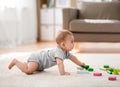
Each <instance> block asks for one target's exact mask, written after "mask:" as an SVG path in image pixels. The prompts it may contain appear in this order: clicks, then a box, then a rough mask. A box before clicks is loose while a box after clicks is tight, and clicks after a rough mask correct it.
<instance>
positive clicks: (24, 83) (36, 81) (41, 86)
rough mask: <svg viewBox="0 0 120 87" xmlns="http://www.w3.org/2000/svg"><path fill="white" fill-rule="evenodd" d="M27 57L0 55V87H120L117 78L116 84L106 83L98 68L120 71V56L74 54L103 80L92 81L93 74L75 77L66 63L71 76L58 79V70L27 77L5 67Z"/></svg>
mask: <svg viewBox="0 0 120 87" xmlns="http://www.w3.org/2000/svg"><path fill="white" fill-rule="evenodd" d="M29 55H30V53H9V54H4V55H0V87H120V75H116V77H117V80H116V81H109V80H108V76H110V75H109V74H108V73H106V72H105V71H100V70H99V68H100V67H102V66H103V65H104V64H109V65H110V66H111V67H116V68H120V54H100V53H99V54H87V53H86V54H75V55H76V56H77V57H78V58H79V59H80V60H82V61H84V62H86V63H87V64H89V65H90V66H91V67H93V68H94V70H95V71H97V72H102V74H103V76H101V77H95V76H93V72H91V73H89V74H77V69H76V67H77V66H76V65H75V64H73V63H72V62H71V61H69V60H65V69H66V71H69V72H70V73H71V75H70V76H60V75H59V73H58V68H57V66H54V67H52V68H49V69H46V70H45V71H43V72H36V73H35V74H33V75H26V74H24V73H22V72H21V71H20V70H18V69H17V68H16V67H14V68H13V69H12V70H8V68H7V66H8V64H9V62H10V61H11V60H12V58H13V57H16V58H17V59H19V60H21V61H26V59H27V58H28V56H29Z"/></svg>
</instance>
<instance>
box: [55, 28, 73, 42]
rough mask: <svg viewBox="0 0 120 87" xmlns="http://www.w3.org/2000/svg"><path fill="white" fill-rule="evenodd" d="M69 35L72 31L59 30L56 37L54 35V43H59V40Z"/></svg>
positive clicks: (61, 40)
mask: <svg viewBox="0 0 120 87" xmlns="http://www.w3.org/2000/svg"><path fill="white" fill-rule="evenodd" d="M68 35H70V36H73V34H72V32H70V31H68V30H61V31H59V33H58V35H57V37H56V43H57V44H60V43H61V42H63V41H65V40H66V37H67V36H68Z"/></svg>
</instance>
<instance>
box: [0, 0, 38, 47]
mask: <svg viewBox="0 0 120 87" xmlns="http://www.w3.org/2000/svg"><path fill="white" fill-rule="evenodd" d="M36 7H37V6H36V0H0V48H4V47H6V48H7V47H15V46H17V45H20V44H27V43H34V42H36V38H37V14H36Z"/></svg>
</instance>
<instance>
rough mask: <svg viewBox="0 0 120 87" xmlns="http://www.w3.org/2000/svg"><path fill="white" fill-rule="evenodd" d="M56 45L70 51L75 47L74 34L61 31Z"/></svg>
mask: <svg viewBox="0 0 120 87" xmlns="http://www.w3.org/2000/svg"><path fill="white" fill-rule="evenodd" d="M56 43H57V44H58V45H59V46H60V47H61V48H62V49H63V50H64V51H70V50H72V49H73V47H74V37H73V34H72V33H71V32H70V31H68V30H61V31H60V32H59V33H58V35H57V37H56Z"/></svg>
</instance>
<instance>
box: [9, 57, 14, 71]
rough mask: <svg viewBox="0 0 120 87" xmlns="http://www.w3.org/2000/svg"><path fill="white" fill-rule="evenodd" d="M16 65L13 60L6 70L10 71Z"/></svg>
mask: <svg viewBox="0 0 120 87" xmlns="http://www.w3.org/2000/svg"><path fill="white" fill-rule="evenodd" d="M15 63H16V59H13V60H12V62H11V63H10V64H9V66H8V69H11V68H12V67H13V66H14V65H15Z"/></svg>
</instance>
